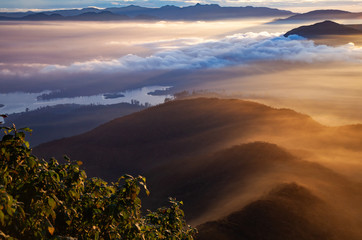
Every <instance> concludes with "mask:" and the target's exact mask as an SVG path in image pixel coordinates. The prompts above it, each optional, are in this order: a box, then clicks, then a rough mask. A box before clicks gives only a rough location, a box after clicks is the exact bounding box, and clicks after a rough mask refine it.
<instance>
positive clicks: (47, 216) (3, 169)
mask: <svg viewBox="0 0 362 240" xmlns="http://www.w3.org/2000/svg"><path fill="white" fill-rule="evenodd" d="M0 130H1V135H3V137H2V140H1V142H0V238H1V239H145V240H146V239H172V240H178V239H185V240H186V239H188V240H192V239H194V236H195V234H196V229H194V228H191V227H190V226H188V225H186V222H185V220H184V213H183V211H182V210H181V208H180V206H181V205H182V202H178V201H176V200H175V199H172V198H170V206H169V207H164V208H159V209H157V210H156V211H155V212H151V211H148V212H147V213H146V214H142V213H141V200H140V198H139V193H140V191H141V189H143V190H144V191H145V192H146V193H147V195H148V194H149V191H148V189H147V187H146V179H145V178H144V177H142V176H138V177H132V176H130V175H124V176H122V177H121V178H119V180H118V181H117V182H115V183H107V182H105V181H103V180H102V179H99V178H87V176H86V173H85V172H84V171H83V170H81V169H80V165H81V164H82V162H80V161H77V162H72V161H70V159H68V158H66V159H65V160H66V161H65V163H64V164H60V163H59V162H58V161H57V160H55V159H51V160H50V161H45V160H42V159H38V158H37V157H36V156H34V155H32V152H31V149H30V147H29V143H28V142H27V141H26V140H25V132H31V130H30V129H27V128H24V129H20V130H17V129H16V128H15V126H13V127H0Z"/></svg>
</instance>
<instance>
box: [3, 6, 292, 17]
mask: <svg viewBox="0 0 362 240" xmlns="http://www.w3.org/2000/svg"><path fill="white" fill-rule="evenodd" d="M293 14H294V13H293V12H291V11H285V10H279V9H273V8H267V7H250V6H248V7H221V6H219V5H217V4H206V5H202V4H196V5H194V6H188V7H176V6H170V5H167V6H163V7H160V8H146V7H139V6H134V5H130V6H128V7H119V8H116V7H113V8H106V9H98V8H83V9H71V10H56V11H45V12H22V13H7V12H2V13H0V20H22V21H61V20H69V21H71V20H78V21H113V20H131V19H132V20H217V19H232V18H252V17H287V16H291V15H293Z"/></svg>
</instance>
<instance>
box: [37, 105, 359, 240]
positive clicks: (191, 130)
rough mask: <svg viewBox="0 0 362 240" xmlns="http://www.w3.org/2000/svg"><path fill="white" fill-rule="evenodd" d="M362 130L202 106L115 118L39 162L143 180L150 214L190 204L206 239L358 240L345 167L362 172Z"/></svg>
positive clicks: (57, 144) (256, 108)
mask: <svg viewBox="0 0 362 240" xmlns="http://www.w3.org/2000/svg"><path fill="white" fill-rule="evenodd" d="M361 130H362V128H361V127H360V126H359V125H356V126H344V127H326V126H323V125H321V124H319V123H318V122H316V121H314V120H313V119H312V118H310V117H309V116H307V115H303V114H301V113H297V112H295V111H293V110H289V109H275V108H271V107H269V106H266V105H262V104H259V103H255V102H250V101H243V100H235V99H217V98H195V99H185V100H177V101H171V102H167V103H165V104H162V105H159V106H155V107H151V108H148V109H145V110H143V111H141V112H137V113H133V114H130V115H128V116H125V117H121V118H118V119H115V120H113V121H111V122H108V123H106V124H103V125H102V126H100V127H97V128H96V129H94V130H92V131H90V132H87V133H84V134H81V135H78V136H74V137H70V138H65V139H61V140H56V141H53V142H49V143H46V144H42V145H40V146H38V147H36V148H35V149H34V153H35V154H37V155H38V156H42V157H46V158H48V157H51V156H56V157H57V158H58V159H61V156H62V155H63V154H67V155H68V156H69V157H71V158H72V159H74V160H81V161H82V162H83V163H84V168H85V169H86V170H87V173H89V175H90V176H99V177H103V178H106V179H109V180H115V179H117V178H118V177H119V176H121V175H122V174H124V173H136V174H142V175H145V176H146V177H147V185H148V187H149V188H150V190H151V192H152V194H151V196H150V198H148V199H146V200H145V201H144V206H145V207H147V208H149V209H153V208H154V207H155V206H158V205H160V204H162V203H164V202H163V201H164V200H165V198H167V197H168V196H175V197H176V198H177V199H178V200H182V201H184V203H185V205H184V209H185V214H186V216H187V218H188V221H190V222H191V223H192V224H193V225H194V226H196V225H199V230H200V235H199V239H248V240H257V239H263V237H265V236H268V237H270V239H275V240H279V239H295V240H304V239H353V240H354V239H355V240H357V239H360V237H361V236H362V233H361V231H360V230H358V229H359V228H358V227H357V226H359V225H360V224H361V223H362V219H361V218H360V216H361V213H362V209H361V208H360V202H361V200H362V190H361V189H362V185H361V183H360V182H359V181H357V180H356V178H355V177H353V175H352V174H351V175H350V174H347V172H346V171H345V169H344V168H345V167H346V166H352V165H350V164H352V162H353V164H355V165H353V166H354V167H353V168H355V169H361V166H360V165H358V164H356V161H358V159H357V158H356V156H360V151H361V149H362V146H361V142H360V136H361V135H362V132H361ZM341 153H343V154H341ZM338 156H342V158H341V159H342V160H341V159H339V158H338ZM324 159H333V161H332V162H326V161H324ZM340 160H341V162H339V161H340ZM325 163H332V164H329V165H328V164H327V165H325ZM347 213H348V214H347ZM350 213H351V214H350ZM352 213H354V214H352ZM324 219H329V221H328V222H324V221H323V220H324ZM346 222H348V227H346V226H347V225H345V224H341V223H346Z"/></svg>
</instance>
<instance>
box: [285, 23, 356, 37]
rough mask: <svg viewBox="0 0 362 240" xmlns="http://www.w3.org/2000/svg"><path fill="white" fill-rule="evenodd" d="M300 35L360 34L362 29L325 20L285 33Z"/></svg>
mask: <svg viewBox="0 0 362 240" xmlns="http://www.w3.org/2000/svg"><path fill="white" fill-rule="evenodd" d="M293 34H295V35H299V36H302V37H305V38H313V37H318V36H324V35H358V34H362V31H360V30H358V29H355V28H353V27H349V26H345V25H342V24H338V23H336V22H332V21H324V22H320V23H316V24H313V25H309V26H301V27H298V28H295V29H292V30H290V31H288V32H287V33H286V34H284V36H285V37H288V36H290V35H293Z"/></svg>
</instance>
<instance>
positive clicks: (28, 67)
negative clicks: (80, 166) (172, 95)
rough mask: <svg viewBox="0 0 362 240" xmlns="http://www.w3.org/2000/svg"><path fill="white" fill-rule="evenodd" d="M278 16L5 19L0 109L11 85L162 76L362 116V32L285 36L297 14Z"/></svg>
mask: <svg viewBox="0 0 362 240" xmlns="http://www.w3.org/2000/svg"><path fill="white" fill-rule="evenodd" d="M271 20H272V19H263V20H260V19H259V20H235V21H215V22H150V23H145V22H102V23H99V22H97V23H95V22H0V35H1V36H2V37H1V38H0V52H1V55H0V83H1V87H0V93H1V94H0V104H3V105H5V107H2V108H0V110H1V111H2V112H3V111H4V109H6V107H7V106H6V105H7V104H6V100H5V99H6V98H8V97H9V95H7V94H5V93H12V94H14V93H15V92H31V93H39V92H43V91H51V92H53V94H52V97H53V98H68V99H70V98H74V97H78V96H96V95H100V94H104V93H117V92H122V91H125V90H129V89H136V88H142V87H145V86H155V85H158V86H173V87H174V88H173V89H174V90H173V91H174V92H176V91H182V90H184V89H188V90H194V89H206V90H210V91H222V92H223V93H225V94H226V95H232V96H236V97H240V98H247V99H253V100H257V101H260V102H263V103H267V104H270V105H272V106H277V107H288V108H293V109H295V110H297V111H301V112H304V113H306V114H310V115H312V116H313V117H314V118H315V119H317V120H318V121H321V122H322V123H324V124H329V125H339V124H348V123H356V122H362V114H361V113H360V109H361V108H362V101H361V96H362V92H361V91H362V84H361V77H360V76H361V75H362V68H361V64H362V48H361V47H359V45H358V43H359V42H360V40H359V39H356V42H357V44H353V43H352V41H351V39H350V38H348V41H347V42H346V43H345V44H342V45H338V46H335V45H333V46H332V45H331V46H326V45H316V44H315V43H314V42H313V41H309V40H306V39H303V38H300V37H297V36H291V37H289V38H285V37H283V36H282V35H283V34H284V33H285V32H286V31H288V30H290V29H292V28H294V27H297V26H298V24H295V25H293V24H267V23H268V22H270V21H271ZM361 23H362V21H361ZM356 38H357V37H356ZM136 100H138V99H136ZM60 102H61V101H60ZM0 106H1V105H0Z"/></svg>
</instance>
